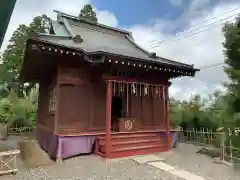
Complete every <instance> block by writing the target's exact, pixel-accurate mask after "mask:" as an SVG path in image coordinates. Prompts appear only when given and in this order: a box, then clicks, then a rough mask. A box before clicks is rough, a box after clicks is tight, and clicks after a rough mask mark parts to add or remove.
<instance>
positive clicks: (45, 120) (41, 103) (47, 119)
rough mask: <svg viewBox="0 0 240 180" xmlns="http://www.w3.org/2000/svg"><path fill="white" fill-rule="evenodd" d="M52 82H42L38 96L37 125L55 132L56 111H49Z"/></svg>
mask: <svg viewBox="0 0 240 180" xmlns="http://www.w3.org/2000/svg"><path fill="white" fill-rule="evenodd" d="M50 86H51V82H41V83H40V87H39V97H38V112H37V126H38V127H39V128H41V129H44V130H47V131H50V132H53V131H54V125H55V113H54V112H49V109H48V107H49V106H48V105H49V93H50V91H49V87H50Z"/></svg>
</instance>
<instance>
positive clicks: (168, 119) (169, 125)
mask: <svg viewBox="0 0 240 180" xmlns="http://www.w3.org/2000/svg"><path fill="white" fill-rule="evenodd" d="M168 91H169V88H165V94H166V97H165V100H166V113H167V114H166V120H167V147H168V149H171V122H170V107H169V105H170V104H169V92H168Z"/></svg>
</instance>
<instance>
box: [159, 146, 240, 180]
mask: <svg viewBox="0 0 240 180" xmlns="http://www.w3.org/2000/svg"><path fill="white" fill-rule="evenodd" d="M201 148H202V146H196V145H191V144H184V143H179V144H178V147H177V148H176V149H173V150H172V151H170V152H166V153H158V154H157V155H158V156H160V157H161V158H164V159H165V160H164V161H165V162H166V163H168V164H169V165H173V166H176V167H178V168H181V169H184V170H187V171H189V172H191V173H194V174H197V175H199V176H202V177H205V178H206V179H207V180H240V172H236V171H234V170H233V168H231V167H229V166H227V165H225V164H216V163H214V162H213V161H214V159H212V158H210V157H207V156H205V155H202V154H198V153H196V152H197V151H198V150H199V149H201Z"/></svg>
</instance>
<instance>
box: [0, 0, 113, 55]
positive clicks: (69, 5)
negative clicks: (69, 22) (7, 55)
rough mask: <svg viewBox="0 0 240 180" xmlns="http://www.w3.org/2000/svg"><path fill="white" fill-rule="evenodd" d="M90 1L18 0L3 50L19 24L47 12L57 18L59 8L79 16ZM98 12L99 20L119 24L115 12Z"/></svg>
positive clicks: (28, 21)
mask: <svg viewBox="0 0 240 180" xmlns="http://www.w3.org/2000/svg"><path fill="white" fill-rule="evenodd" d="M88 3H90V0H81V1H79V0H68V1H67V2H66V0H51V1H49V0H18V1H17V3H16V5H15V8H14V11H13V14H12V18H11V20H10V23H9V26H8V29H7V32H6V35H5V39H4V41H3V45H2V48H1V51H3V50H4V49H5V48H6V46H7V42H8V40H9V39H10V37H11V36H12V33H13V32H14V30H15V29H16V28H17V27H18V26H19V24H28V23H30V22H31V20H32V19H33V17H35V16H38V15H41V14H46V15H48V16H49V17H51V18H53V19H56V13H54V12H53V10H59V11H62V12H65V13H68V14H71V15H75V16H77V15H78V14H79V12H80V10H81V9H82V8H83V6H84V5H85V4H88ZM96 12H97V17H98V19H99V22H101V23H103V24H106V25H110V26H117V24H118V22H117V19H116V17H115V16H114V14H113V13H111V12H108V11H98V10H97V9H96Z"/></svg>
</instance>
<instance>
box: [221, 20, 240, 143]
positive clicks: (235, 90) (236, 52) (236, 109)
mask: <svg viewBox="0 0 240 180" xmlns="http://www.w3.org/2000/svg"><path fill="white" fill-rule="evenodd" d="M223 32H224V36H225V43H224V53H225V63H226V64H227V65H228V66H227V67H225V69H224V71H225V73H226V74H227V75H228V77H229V78H230V80H231V82H230V83H229V84H227V87H228V90H229V94H230V96H229V97H230V98H229V103H228V104H231V106H228V107H229V108H228V109H229V111H230V112H232V114H233V116H232V118H233V121H232V126H233V127H240V116H239V114H240V16H239V17H237V18H236V21H235V22H233V23H227V24H226V25H225V27H224V28H223ZM237 139H238V140H236V141H234V142H233V144H234V145H235V146H238V147H239V146H240V142H239V137H238V138H237Z"/></svg>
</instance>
